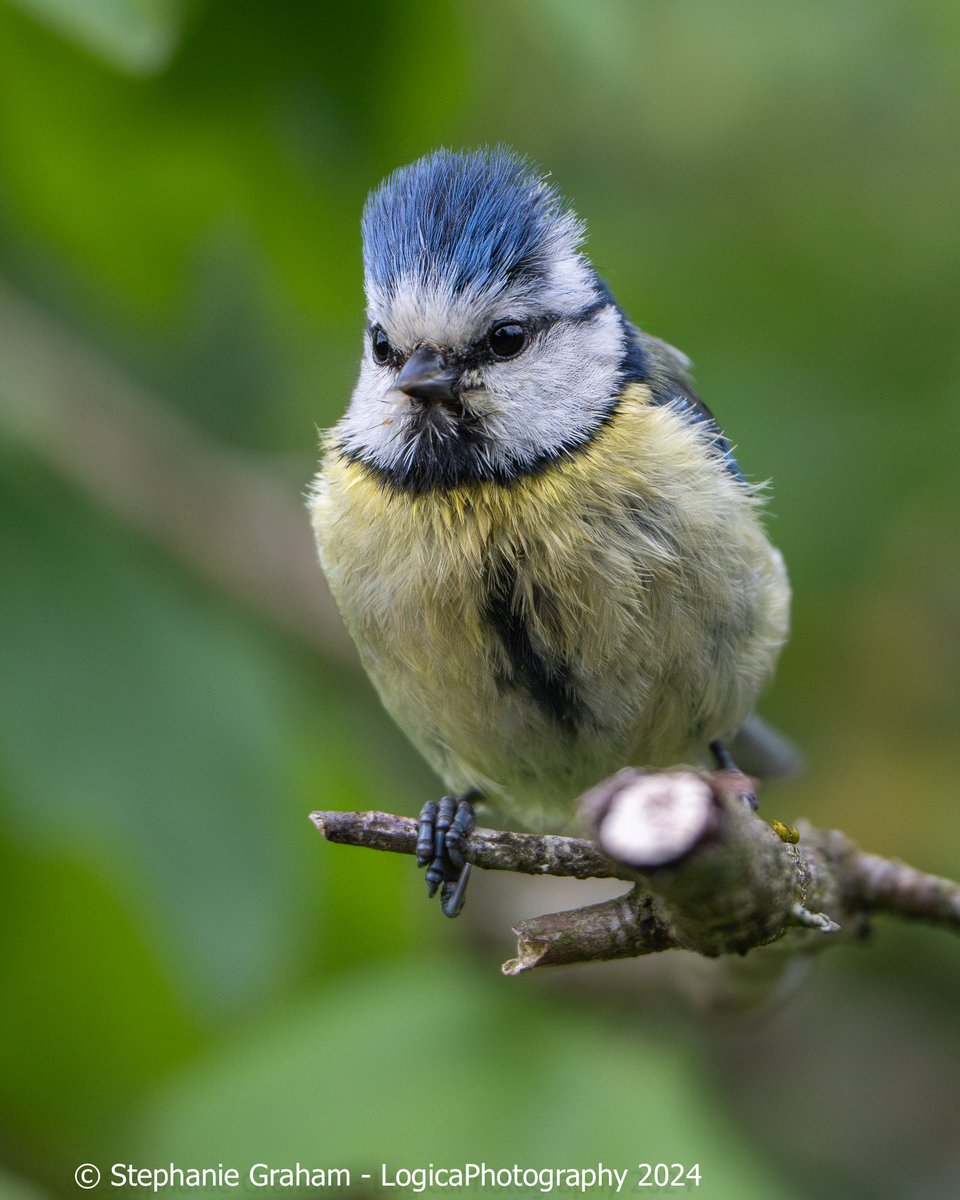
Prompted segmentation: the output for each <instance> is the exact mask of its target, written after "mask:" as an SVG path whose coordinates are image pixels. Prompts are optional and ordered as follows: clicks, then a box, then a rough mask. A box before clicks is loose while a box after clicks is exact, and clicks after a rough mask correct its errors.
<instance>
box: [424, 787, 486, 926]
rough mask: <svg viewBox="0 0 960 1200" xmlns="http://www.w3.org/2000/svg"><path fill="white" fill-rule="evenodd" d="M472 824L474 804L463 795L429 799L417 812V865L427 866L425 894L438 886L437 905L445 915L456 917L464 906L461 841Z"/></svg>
mask: <svg viewBox="0 0 960 1200" xmlns="http://www.w3.org/2000/svg"><path fill="white" fill-rule="evenodd" d="M475 825H476V816H475V814H474V811H473V805H472V804H471V803H470V801H469V800H468V799H467V798H466V797H462V798H460V799H457V798H456V797H455V796H444V797H443V799H442V800H441V801H440V803H439V804H438V803H437V802H436V801H435V800H428V801H427V803H426V804H425V805H424V806H423V808H422V810H421V812H420V828H419V830H418V831H417V866H419V867H426V868H427V874H426V880H427V893H428V895H430V896H433V895H435V893H436V891H437V888H438V887H439V888H440V908H441V910H442V912H443V915H444V916H446V917H456V916H458V915H459V913H460V910H461V909H462V908H463V899H464V893H465V892H466V890H467V882H468V880H469V879H470V864H469V863H468V862H467V861H466V859H465V858H464V857H463V843H464V840H465V839H466V838H467V837H469V835H470V834H471V833H472V831H473V828H474V826H475Z"/></svg>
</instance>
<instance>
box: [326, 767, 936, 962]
mask: <svg viewBox="0 0 960 1200" xmlns="http://www.w3.org/2000/svg"><path fill="white" fill-rule="evenodd" d="M749 793H750V786H749V781H748V780H747V779H746V778H745V777H744V776H742V775H739V774H737V773H735V772H718V773H715V774H708V773H706V772H703V771H697V770H693V769H692V768H677V769H675V770H671V771H660V772H651V771H639V770H635V769H633V768H628V769H626V770H624V771H620V772H618V774H617V775H614V776H613V777H612V778H610V779H608V780H605V781H604V782H603V783H601V784H599V785H598V786H597V787H596V788H594V789H592V790H591V791H590V792H588V793H587V794H586V795H585V796H584V797H583V800H582V808H583V812H584V814H585V817H586V819H587V821H588V823H589V824H590V826H591V828H592V831H593V834H594V838H595V840H586V839H583V838H572V837H559V836H556V835H552V834H547V835H542V836H539V835H534V834H527V833H510V832H506V831H495V830H490V829H477V830H475V831H474V833H472V834H471V835H470V838H469V840H468V842H467V844H466V849H465V857H466V858H467V860H468V861H469V862H471V863H473V864H474V865H476V866H478V867H483V868H485V869H486V870H494V871H518V872H521V873H523V874H527V875H556V876H567V877H572V878H576V879H586V878H601V879H610V878H612V879H622V880H625V881H628V882H630V883H632V884H633V886H632V887H631V889H630V890H629V891H628V892H626V893H625V894H624V895H622V896H618V897H616V898H615V899H613V900H606V901H603V902H602V903H599V904H592V905H589V906H588V907H585V908H578V909H573V910H570V911H567V912H560V913H550V914H548V915H545V916H542V917H535V918H533V919H531V920H527V921H523V922H521V923H520V924H519V925H518V926H517V927H516V929H515V930H514V932H515V933H516V935H517V954H516V957H515V958H512V959H510V960H509V961H507V962H506V963H504V964H503V971H504V973H505V974H508V975H518V974H520V973H522V972H524V971H528V970H531V969H533V968H534V967H542V966H551V965H558V964H562V963H574V962H592V961H601V960H605V959H612V958H627V957H635V956H638V955H642V954H652V953H655V952H656V951H659V950H667V949H685V950H692V951H695V952H697V953H699V954H703V955H707V956H708V957H711V958H712V957H717V956H718V955H722V954H741V955H742V954H745V953H747V952H748V951H749V950H753V949H756V948H758V947H761V946H766V945H769V944H770V943H772V942H775V941H782V942H783V943H785V946H784V948H789V949H792V950H794V951H801V950H811V949H815V948H819V947H820V946H823V945H826V944H829V943H831V942H836V941H839V940H841V939H840V938H837V937H836V936H835V935H837V934H841V935H842V938H846V939H849V938H852V937H861V936H862V935H863V932H864V925H865V922H866V919H867V917H868V915H869V914H870V913H872V912H888V913H892V914H894V915H897V916H900V917H907V918H913V919H918V920H923V921H927V922H929V923H932V924H934V925H938V926H940V927H942V928H945V929H951V930H953V931H954V932H958V933H960V884H956V883H953V882H951V881H949V880H946V879H939V878H937V877H936V876H933V875H925V874H923V873H922V872H920V871H917V870H915V869H914V868H912V867H908V866H906V865H905V864H902V863H898V862H895V861H893V860H888V859H883V858H879V857H878V856H876V855H873V854H867V853H864V852H863V851H862V850H860V849H858V847H857V846H856V845H854V843H853V842H852V841H851V840H850V839H849V838H847V837H846V836H845V835H844V834H842V833H838V832H835V831H824V830H818V829H814V828H812V827H809V826H801V829H800V830H799V831H797V830H790V829H788V828H787V827H786V826H782V825H779V823H775V824H776V828H771V826H769V825H767V824H766V823H765V822H764V821H763V820H761V819H760V818H759V817H758V816H757V814H756V813H755V812H754V811H753V810H752V808H751V807H750V806H749V805H748V804H747V803H745V802H744V799H745V796H747V795H749ZM311 819H312V820H313V822H314V824H315V825H316V826H317V828H318V829H319V830H320V832H321V833H322V834H323V835H324V837H326V838H327V839H328V840H329V841H332V842H340V843H347V844H350V845H355V846H367V847H369V848H371V849H376V850H389V851H394V852H397V853H401V854H413V853H414V849H415V845H416V840H417V822H416V821H414V820H411V819H410V818H408V817H399V816H393V815H391V814H389V813H380V812H360V813H349V812H322V813H321V812H318V813H313V814H311ZM826 935H834V936H829V937H828V936H826Z"/></svg>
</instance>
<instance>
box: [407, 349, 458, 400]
mask: <svg viewBox="0 0 960 1200" xmlns="http://www.w3.org/2000/svg"><path fill="white" fill-rule="evenodd" d="M459 378H460V373H459V371H455V370H454V369H453V368H451V367H450V366H449V365H448V363H447V360H446V359H445V358H444V357H443V355H442V354H440V353H438V351H436V350H430V349H428V348H427V347H426V346H421V347H420V349H419V350H414V352H413V353H412V354H411V355H410V357H409V358H408V359H407V361H406V362H405V363H404V364H403V368H402V370H401V371H400V374H399V375H398V376H397V382H396V384H395V385H394V386H395V387H398V388H399V389H400V391H401V392H406V393H407V395H408V396H412V397H413V398H414V400H425V401H427V403H432V402H434V401H439V402H440V403H441V404H443V403H451V402H452V401H454V400H456V396H455V395H454V391H453V389H454V386H455V384H456V383H457V380H458V379H459Z"/></svg>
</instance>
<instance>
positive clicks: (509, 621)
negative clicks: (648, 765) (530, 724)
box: [481, 557, 586, 734]
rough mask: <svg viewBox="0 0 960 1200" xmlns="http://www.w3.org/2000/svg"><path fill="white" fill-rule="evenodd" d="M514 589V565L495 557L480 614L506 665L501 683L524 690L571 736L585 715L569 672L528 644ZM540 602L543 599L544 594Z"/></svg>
mask: <svg viewBox="0 0 960 1200" xmlns="http://www.w3.org/2000/svg"><path fill="white" fill-rule="evenodd" d="M517 591H518V589H517V567H516V563H515V562H513V561H512V560H509V559H507V558H505V557H501V558H500V559H499V560H498V562H496V563H495V564H492V565H491V568H490V573H489V576H488V580H487V592H486V597H485V599H484V603H483V607H482V609H481V615H482V616H483V619H484V620H485V621H486V622H487V623H488V624H489V625H490V626H491V627H492V628H493V629H494V630H495V631H496V633H497V636H498V637H499V639H500V643H501V645H502V646H503V649H504V652H505V653H506V656H507V661H508V663H509V664H510V671H511V674H510V676H509V677H508V678H506V679H505V680H503V683H504V684H506V685H507V686H510V687H514V688H520V689H522V690H523V691H525V692H526V693H527V695H528V696H529V697H530V698H531V700H533V702H534V703H535V704H536V705H537V707H538V708H539V709H540V710H541V711H542V712H544V713H546V714H547V716H549V717H551V718H552V719H553V720H554V721H556V722H557V724H558V725H559V726H560V728H561V729H563V730H564V731H565V732H566V733H570V734H575V733H576V732H577V730H578V728H579V727H580V726H581V724H582V723H583V720H584V717H585V715H586V714H585V712H584V708H583V702H582V700H581V698H580V696H579V695H578V693H577V689H576V686H575V684H574V681H573V671H572V669H571V667H570V664H569V663H567V662H565V661H563V660H562V659H555V658H551V657H549V656H547V655H546V654H544V653H543V652H542V651H540V650H538V649H537V647H536V646H535V645H534V643H533V639H532V637H531V635H530V627H529V625H528V623H527V621H526V619H525V617H524V614H523V611H522V608H521V606H520V604H519V598H518V595H517ZM541 600H542V601H543V602H544V603H548V602H549V598H548V597H546V596H541Z"/></svg>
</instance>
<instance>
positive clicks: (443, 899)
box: [440, 863, 470, 917]
mask: <svg viewBox="0 0 960 1200" xmlns="http://www.w3.org/2000/svg"><path fill="white" fill-rule="evenodd" d="M469 882H470V864H469V863H464V864H463V870H462V871H461V872H460V878H459V879H458V880H457V882H456V883H451V882H450V881H449V880H448V881H447V882H446V883H445V884H444V885H443V887H442V888H441V889H440V911H441V912H442V913H443V915H444V916H445V917H459V915H460V910H461V909H462V908H463V900H464V893H465V892H466V890H467V884H468V883H469Z"/></svg>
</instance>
